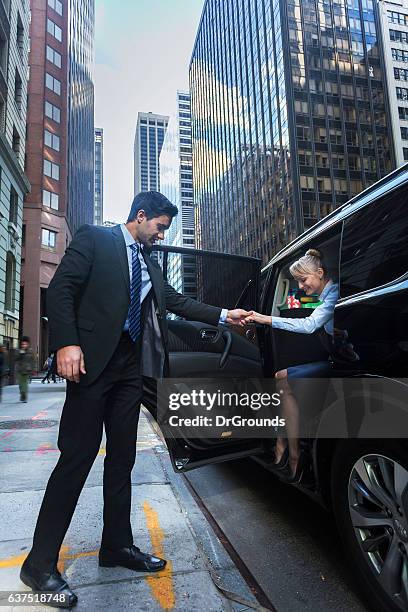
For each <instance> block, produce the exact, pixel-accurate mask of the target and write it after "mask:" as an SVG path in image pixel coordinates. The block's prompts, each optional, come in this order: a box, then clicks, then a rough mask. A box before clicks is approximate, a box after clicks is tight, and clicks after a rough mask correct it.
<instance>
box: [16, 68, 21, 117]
mask: <svg viewBox="0 0 408 612" xmlns="http://www.w3.org/2000/svg"><path fill="white" fill-rule="evenodd" d="M14 100H15V102H16V106H17V108H18V111H19V112H21V104H22V100H23V82H22V80H21V77H20V75H19V73H18V70H16V74H15V77H14Z"/></svg>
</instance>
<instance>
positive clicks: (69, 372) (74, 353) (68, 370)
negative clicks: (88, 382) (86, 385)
mask: <svg viewBox="0 0 408 612" xmlns="http://www.w3.org/2000/svg"><path fill="white" fill-rule="evenodd" d="M57 372H58V376H62V378H66V379H67V380H70V381H71V382H76V383H79V375H80V374H86V370H85V362H84V354H83V352H82V351H81V347H80V346H76V345H72V346H64V347H62V348H60V349H59V350H58V351H57Z"/></svg>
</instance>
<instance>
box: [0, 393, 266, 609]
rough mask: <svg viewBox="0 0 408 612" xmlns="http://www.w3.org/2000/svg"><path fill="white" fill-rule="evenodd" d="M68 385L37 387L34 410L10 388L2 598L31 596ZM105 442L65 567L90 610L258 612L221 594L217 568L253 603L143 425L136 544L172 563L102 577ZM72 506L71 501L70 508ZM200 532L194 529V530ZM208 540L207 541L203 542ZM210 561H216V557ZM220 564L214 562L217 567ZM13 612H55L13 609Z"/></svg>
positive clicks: (0, 538) (0, 551) (0, 465)
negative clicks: (26, 567) (35, 539)
mask: <svg viewBox="0 0 408 612" xmlns="http://www.w3.org/2000/svg"><path fill="white" fill-rule="evenodd" d="M64 390H65V385H64V384H63V383H57V384H49V385H48V384H46V385H41V384H40V382H36V381H35V382H33V383H32V384H31V385H30V389H29V400H28V403H27V404H23V403H20V402H19V401H18V398H19V396H18V389H17V387H15V386H13V387H5V388H4V390H3V402H2V403H1V404H0V474H1V480H0V517H1V521H0V591H28V589H27V587H25V586H24V585H23V584H22V583H21V582H20V580H19V571H20V566H21V564H22V562H23V561H24V558H25V556H26V555H27V553H28V550H29V548H30V546H31V538H32V534H33V530H34V526H35V521H36V518H37V515H38V511H39V507H40V504H41V501H42V497H43V492H44V488H45V485H46V483H47V480H48V477H49V475H50V473H51V470H52V468H53V466H54V465H55V463H56V461H57V459H58V454H59V451H58V449H57V446H56V439H57V434H58V423H59V418H60V414H61V409H62V405H63V401H64ZM104 455H105V442H104V441H103V442H102V445H101V449H100V451H99V455H98V457H97V458H96V461H95V463H94V466H93V468H92V470H91V473H90V474H89V477H88V480H87V482H86V484H85V488H84V490H83V492H82V494H81V497H80V499H79V503H78V506H77V510H76V512H75V514H74V518H73V521H72V523H71V526H70V528H69V530H68V533H67V535H66V538H65V541H64V544H63V548H62V551H61V555H60V564H59V567H60V569H61V570H62V571H64V572H65V575H66V577H67V579H68V581H69V583H70V586H71V587H72V588H73V589H75V591H76V592H77V594H78V598H79V603H78V605H77V607H76V608H75V609H76V610H78V611H81V610H92V611H93V610H111V611H112V612H116V610H118V609H123V610H128V609H129V610H130V609H133V610H138V611H139V610H141V611H144V610H146V611H147V610H148V611H149V612H155V611H156V610H177V611H181V610H183V611H184V612H186V611H187V612H190V611H194V610H197V611H198V610H200V611H201V610H206V612H213V611H214V612H218V611H220V612H221V611H224V610H225V611H227V610H236V611H238V610H239V611H243V610H246V609H248V608H247V607H246V606H244V605H241V604H231V603H230V601H229V600H227V599H226V598H224V597H223V596H222V595H221V593H220V591H219V590H218V589H217V588H216V586H215V584H214V582H213V580H212V578H211V574H210V571H209V567H210V566H213V567H214V568H215V570H216V571H217V573H218V574H220V575H223V576H224V577H225V580H226V581H227V582H228V583H229V584H228V589H230V588H231V585H232V586H233V587H234V588H235V591H237V590H238V591H239V592H240V595H241V597H243V598H244V599H248V600H252V601H254V600H253V598H252V597H251V594H250V592H249V589H248V588H247V586H246V584H245V583H243V581H242V578H241V576H240V575H239V573H238V571H237V570H236V568H235V566H234V565H233V564H232V562H231V561H230V559H229V558H228V557H227V556H226V553H225V551H224V549H223V548H222V546H221V545H220V543H219V541H218V539H217V538H216V537H215V535H214V534H213V533H212V532H211V529H210V527H209V525H208V523H207V522H206V519H205V518H204V517H203V515H202V514H201V513H200V510H199V509H198V507H197V506H196V504H195V502H194V500H192V498H191V496H189V494H188V492H187V493H186V490H185V489H184V488H183V483H182V478H181V477H180V476H176V475H174V476H173V475H171V476H169V474H168V471H167V467H168V457H167V451H166V449H165V447H164V446H163V445H162V443H161V441H160V439H159V438H158V437H157V435H156V433H155V432H154V431H153V429H152V427H151V425H150V423H149V420H148V419H147V417H146V416H145V414H143V412H142V415H141V419H140V424H139V436H138V444H137V459H136V465H135V468H134V470H133V473H132V483H133V494H132V525H133V534H134V540H135V544H136V545H137V546H139V547H140V548H141V550H143V551H149V552H152V553H154V554H155V555H157V556H161V557H165V558H166V559H168V564H167V567H166V569H165V570H164V571H163V572H160V573H159V574H150V575H149V574H144V573H141V572H132V571H130V570H127V569H125V568H112V569H111V568H99V566H98V548H99V543H100V536H101V530H102V473H103V459H104ZM61 503H63V500H61ZM193 525H194V528H193ZM200 530H201V532H202V533H198V532H199V531H200ZM206 549H207V551H212V552H211V554H209V555H207V552H206ZM208 557H210V558H208ZM2 609H8V610H12V609H15V610H24V609H26V610H31V611H33V610H44V609H47V610H50V608H45V607H40V606H37V607H34V606H31V607H27V606H26V607H15V608H12V607H8V608H2Z"/></svg>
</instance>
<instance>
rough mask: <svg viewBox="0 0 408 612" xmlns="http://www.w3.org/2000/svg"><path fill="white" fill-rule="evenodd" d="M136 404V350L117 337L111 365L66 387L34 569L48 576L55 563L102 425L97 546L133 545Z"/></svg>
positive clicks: (126, 338) (33, 552) (138, 392)
mask: <svg viewBox="0 0 408 612" xmlns="http://www.w3.org/2000/svg"><path fill="white" fill-rule="evenodd" d="M85 367H86V364H85ZM141 398H142V383H141V376H140V346H135V344H134V343H133V342H132V340H131V339H130V337H129V335H128V334H123V335H122V337H121V340H120V342H119V344H118V346H117V348H116V350H115V353H114V354H113V357H112V359H111V360H110V362H109V363H108V365H107V367H106V368H105V370H104V371H103V373H102V374H101V376H99V378H98V379H97V380H96V381H95V382H94V383H92V384H91V385H89V386H88V387H82V386H80V385H78V384H77V383H73V382H68V383H67V395H66V400H65V404H64V408H63V411H62V417H61V423H60V429H59V436H58V448H59V449H60V451H61V455H60V458H59V461H58V463H57V465H56V467H55V468H54V470H53V472H52V474H51V476H50V479H49V481H48V485H47V488H46V491H45V495H44V499H43V502H42V505H41V509H40V514H39V516H38V520H37V526H36V529H35V532H34V539H33V547H32V550H31V552H30V554H29V560H30V562H31V563H32V564H33V565H34V566H35V567H37V568H38V569H40V570H42V571H48V570H52V569H53V568H54V567H55V565H56V563H57V561H58V553H59V550H60V547H61V544H62V542H63V539H64V536H65V533H66V531H67V529H68V526H69V524H70V522H71V518H72V515H73V513H74V510H75V507H76V504H77V501H78V497H79V495H80V493H81V490H82V488H83V486H84V484H85V480H86V478H87V476H88V473H89V471H90V469H91V467H92V464H93V462H94V460H95V457H96V456H97V454H98V451H99V448H100V443H101V439H102V429H103V425H105V432H106V457H105V462H104V472H103V499H104V512H103V521H104V527H103V534H102V546H103V547H105V548H110V549H115V548H122V547H124V546H131V545H132V544H133V536H132V529H131V525H130V505H131V479H130V477H131V471H132V468H133V465H134V462H135V456H136V439H137V425H138V420H139V410H140V402H141ZM84 520H85V517H84Z"/></svg>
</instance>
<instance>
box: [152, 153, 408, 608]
mask: <svg viewBox="0 0 408 612" xmlns="http://www.w3.org/2000/svg"><path fill="white" fill-rule="evenodd" d="M312 247H313V248H318V249H321V251H322V252H324V253H325V258H326V261H328V263H329V266H330V268H331V274H332V276H333V278H336V281H337V282H338V283H339V293H340V298H339V300H338V302H337V305H336V307H335V313H334V328H335V333H334V338H335V340H336V338H337V350H334V351H333V352H332V354H331V360H332V369H333V380H338V381H339V383H338V385H337V387H336V385H334V386H335V387H336V389H335V390H334V391H333V388H331V387H333V384H332V383H333V381H332V379H330V380H329V381H327V388H326V392H327V393H326V394H323V395H324V398H323V397H321V394H320V396H319V397H321V402H320V404H319V406H317V409H316V414H315V416H314V420H313V427H311V428H310V434H309V435H308V436H307V437H306V438H305V439H302V445H303V447H304V449H306V452H307V453H308V457H309V466H308V472H307V474H306V475H305V478H304V479H303V480H302V482H301V483H300V484H299V485H298V486H299V487H300V488H301V489H302V490H304V491H305V492H307V493H308V494H310V495H313V496H315V497H316V499H317V500H319V501H320V502H322V503H324V504H325V505H326V506H327V507H328V508H329V509H330V510H332V511H333V513H334V515H335V519H336V522H337V525H338V528H339V531H340V534H341V537H342V539H343V541H344V544H345V548H346V551H347V553H348V554H349V556H350V560H351V562H352V563H353V566H354V568H355V569H356V571H357V572H358V574H359V577H360V578H361V584H362V586H363V588H364V590H365V592H366V595H367V597H368V598H369V600H370V602H371V605H372V606H373V609H375V610H408V440H407V435H408V418H407V413H406V408H407V409H408V406H407V403H408V402H407V399H408V164H407V165H405V166H403V167H401V168H399V169H398V170H396V171H394V172H393V173H391V174H390V175H388V176H387V177H385V178H384V179H382V180H380V181H379V182H377V183H376V184H375V185H373V186H371V187H370V188H369V189H367V190H366V191H364V192H363V193H361V194H360V195H358V196H357V197H355V198H353V199H352V200H351V201H349V202H348V203H347V204H345V205H344V206H342V207H341V208H339V209H337V210H336V211H334V212H333V213H331V214H330V215H328V216H327V217H325V218H324V219H322V220H321V221H319V222H318V223H316V225H314V226H313V227H312V228H310V229H309V230H307V231H306V232H305V233H303V234H302V235H301V236H299V237H298V238H297V239H296V240H294V241H293V242H292V243H290V244H289V245H287V246H286V247H285V248H284V249H283V250H281V251H280V252H279V253H278V254H277V255H276V256H275V257H274V258H273V259H272V260H271V261H270V262H269V263H268V265H267V266H265V267H264V268H263V269H262V270H261V266H260V262H259V260H257V259H254V258H250V257H239V256H234V255H227V254H225V253H212V252H207V251H196V250H193V249H187V248H171V247H166V246H162V247H157V251H158V258H159V260H161V262H162V265H163V271H164V274H165V275H167V276H168V278H169V280H170V281H171V282H173V284H174V278H175V277H174V274H175V272H174V271H175V270H178V271H179V273H180V270H181V272H182V273H183V275H184V285H179V286H178V285H177V283H176V284H175V287H176V289H177V288H178V287H179V288H180V289H182V290H184V291H185V290H186V288H190V289H191V290H192V291H193V292H195V294H196V295H197V298H198V299H199V300H201V301H205V302H207V303H210V304H214V305H217V306H221V307H228V308H233V307H242V308H247V309H256V310H258V311H259V312H262V313H264V314H272V315H274V316H279V315H280V313H281V312H282V305H283V304H285V301H286V300H287V296H288V294H289V293H290V292H291V291H294V290H295V289H296V283H295V281H294V280H293V279H292V278H291V275H290V274H289V265H290V264H291V263H292V262H293V261H294V260H295V259H297V258H298V257H300V256H301V255H303V254H304V253H305V251H306V250H307V249H308V248H312ZM172 275H173V276H172ZM310 312H311V310H308V309H307V308H305V309H303V308H301V309H298V311H297V312H296V313H291V314H292V316H295V315H296V316H307V315H308V314H310ZM285 316H287V314H285ZM168 323H169V346H170V375H171V377H172V378H182V379H196V378H207V379H209V378H211V379H228V378H231V379H233V378H237V377H238V378H241V379H243V378H248V379H249V378H251V379H268V378H270V379H272V378H273V377H274V373H275V372H276V371H277V370H279V369H281V368H284V367H287V366H290V365H296V364H301V363H306V362H312V361H319V360H321V359H327V358H328V354H327V349H326V348H325V347H324V346H323V344H322V342H321V341H320V340H319V338H318V337H317V334H316V333H315V334H311V335H307V336H306V335H305V334H297V333H293V332H292V333H289V332H287V331H283V330H277V329H273V328H272V327H268V328H266V327H258V326H255V325H253V324H252V325H248V326H246V327H244V328H231V327H229V326H223V325H220V326H218V327H211V326H209V325H205V324H203V323H200V322H194V321H185V320H177V319H173V320H172V319H170V320H169V322H168ZM335 344H336V342H335ZM339 389H340V392H339ZM339 393H340V397H339ZM144 403H145V405H146V406H147V407H148V409H149V410H150V412H152V414H153V415H154V416H157V413H156V403H157V402H156V394H155V387H154V385H152V384H151V383H150V381H146V397H145V401H144ZM339 404H340V405H341V413H342V416H343V418H344V420H345V428H346V430H347V435H344V436H341V437H340V436H339V437H330V436H329V435H327V431H326V432H325V431H324V427H322V423H324V422H325V420H324V418H323V417H324V415H327V411H328V410H333V406H337V407H338V406H339ZM384 414H385V415H389V417H388V422H389V424H390V427H389V428H387V423H385V425H384ZM379 415H382V418H383V421H382V422H381V421H380V427H381V429H380V431H381V432H384V433H383V435H381V436H379V435H378V432H379V427H378V423H379V421H378V416H379ZM326 422H327V420H326ZM363 422H364V427H363V429H362V423H363ZM371 425H372V427H371ZM227 429H228V428H227ZM162 430H163V427H162ZM395 430H396V431H395ZM370 431H371V432H374V435H370ZM396 433H397V434H398V433H399V436H397V435H396ZM163 434H164V436H165V438H166V442H167V445H168V448H169V452H170V455H171V458H172V462H173V466H174V469H175V470H176V471H180V472H181V471H186V470H190V469H193V468H196V467H199V466H201V465H206V464H208V463H214V462H217V461H225V460H229V459H234V458H238V457H243V456H250V457H252V458H254V459H256V461H257V462H260V463H261V464H263V465H264V466H266V467H268V468H269V469H272V470H273V469H274V468H273V467H271V466H272V465H273V464H272V462H271V455H272V452H273V445H274V441H273V439H255V438H246V439H240V438H239V437H236V436H235V432H232V431H225V432H223V434H225V435H220V436H219V437H218V438H216V437H213V438H210V439H200V438H198V437H189V438H187V437H186V435H185V433H183V431H180V432H178V435H177V436H175V435H174V432H173V433H171V432H169V431H163Z"/></svg>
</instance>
